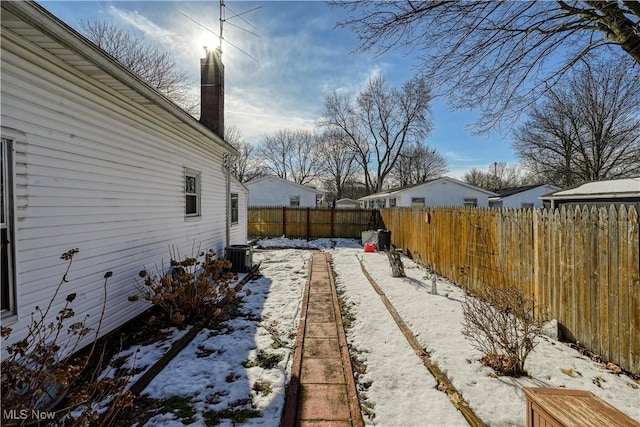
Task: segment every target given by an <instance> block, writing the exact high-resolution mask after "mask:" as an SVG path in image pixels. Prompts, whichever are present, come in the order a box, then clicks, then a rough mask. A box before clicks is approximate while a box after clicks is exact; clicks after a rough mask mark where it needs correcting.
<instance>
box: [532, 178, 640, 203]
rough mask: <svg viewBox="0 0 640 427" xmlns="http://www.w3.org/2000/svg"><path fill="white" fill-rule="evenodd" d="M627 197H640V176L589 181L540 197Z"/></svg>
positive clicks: (554, 198) (553, 198)
mask: <svg viewBox="0 0 640 427" xmlns="http://www.w3.org/2000/svg"><path fill="white" fill-rule="evenodd" d="M629 197H639V198H640V177H636V178H625V179H612V180H608V181H596V182H589V183H586V184H582V185H580V186H578V187H575V188H570V189H567V190H560V191H556V192H553V193H549V194H545V195H544V196H542V197H541V199H546V200H562V199H601V198H607V199H612V198H613V199H615V198H629Z"/></svg>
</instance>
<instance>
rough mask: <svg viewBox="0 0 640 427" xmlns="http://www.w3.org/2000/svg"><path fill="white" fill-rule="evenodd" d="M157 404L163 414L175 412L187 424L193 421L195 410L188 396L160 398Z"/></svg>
mask: <svg viewBox="0 0 640 427" xmlns="http://www.w3.org/2000/svg"><path fill="white" fill-rule="evenodd" d="M158 404H159V406H160V408H161V411H162V413H163V414H166V413H172V414H175V415H176V416H177V417H178V418H180V419H181V420H182V421H183V422H185V423H187V424H191V423H193V422H195V420H194V419H193V416H194V415H195V414H196V410H195V409H193V406H191V400H190V399H189V398H188V397H182V396H173V397H170V398H168V399H163V400H160V401H159V402H158Z"/></svg>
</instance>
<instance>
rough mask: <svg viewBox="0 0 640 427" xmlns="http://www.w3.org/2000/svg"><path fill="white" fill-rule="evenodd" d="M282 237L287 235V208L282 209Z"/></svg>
mask: <svg viewBox="0 0 640 427" xmlns="http://www.w3.org/2000/svg"><path fill="white" fill-rule="evenodd" d="M282 235H283V236H285V237H286V235H287V207H286V206H283V207H282Z"/></svg>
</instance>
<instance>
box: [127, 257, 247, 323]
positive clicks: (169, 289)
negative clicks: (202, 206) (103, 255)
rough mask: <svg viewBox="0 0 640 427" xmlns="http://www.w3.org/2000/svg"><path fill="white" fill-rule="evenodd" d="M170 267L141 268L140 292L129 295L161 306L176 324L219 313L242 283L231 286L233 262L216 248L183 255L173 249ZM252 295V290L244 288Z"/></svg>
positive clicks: (240, 288) (234, 277)
mask: <svg viewBox="0 0 640 427" xmlns="http://www.w3.org/2000/svg"><path fill="white" fill-rule="evenodd" d="M172 252H173V253H172V257H171V268H170V269H169V270H168V271H164V272H163V271H158V272H156V273H155V274H154V273H150V272H149V271H148V270H147V269H143V270H142V271H140V273H139V276H140V277H141V278H142V279H143V282H142V283H138V295H134V296H131V297H129V299H130V300H132V301H136V300H138V299H140V298H142V299H143V300H145V301H148V302H150V303H151V304H153V305H155V306H158V307H160V308H161V309H162V310H163V311H164V313H165V314H166V315H167V317H168V318H169V320H171V322H172V323H173V324H175V325H182V324H190V323H193V322H195V321H196V320H198V319H200V318H202V317H204V318H208V317H210V316H211V315H213V316H220V315H221V314H222V313H223V307H224V305H225V304H227V303H229V302H231V301H233V299H234V298H235V296H236V293H238V292H240V291H241V290H242V285H241V284H238V285H235V286H232V284H231V282H232V281H233V280H237V276H234V275H233V274H232V273H231V272H229V269H230V268H231V262H230V261H229V260H227V259H224V258H218V257H216V254H215V252H214V251H213V250H211V249H210V250H209V251H207V252H206V253H205V252H199V253H198V255H197V256H191V257H186V258H184V259H180V256H179V254H177V251H175V250H173V251H172ZM245 293H246V294H247V295H249V293H250V291H249V290H247V291H246V292H245Z"/></svg>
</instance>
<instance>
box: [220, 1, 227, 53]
mask: <svg viewBox="0 0 640 427" xmlns="http://www.w3.org/2000/svg"><path fill="white" fill-rule="evenodd" d="M224 18H225V15H224V0H220V42H219V45H218V49H219V50H220V54H221V55H222V29H223V26H224Z"/></svg>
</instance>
